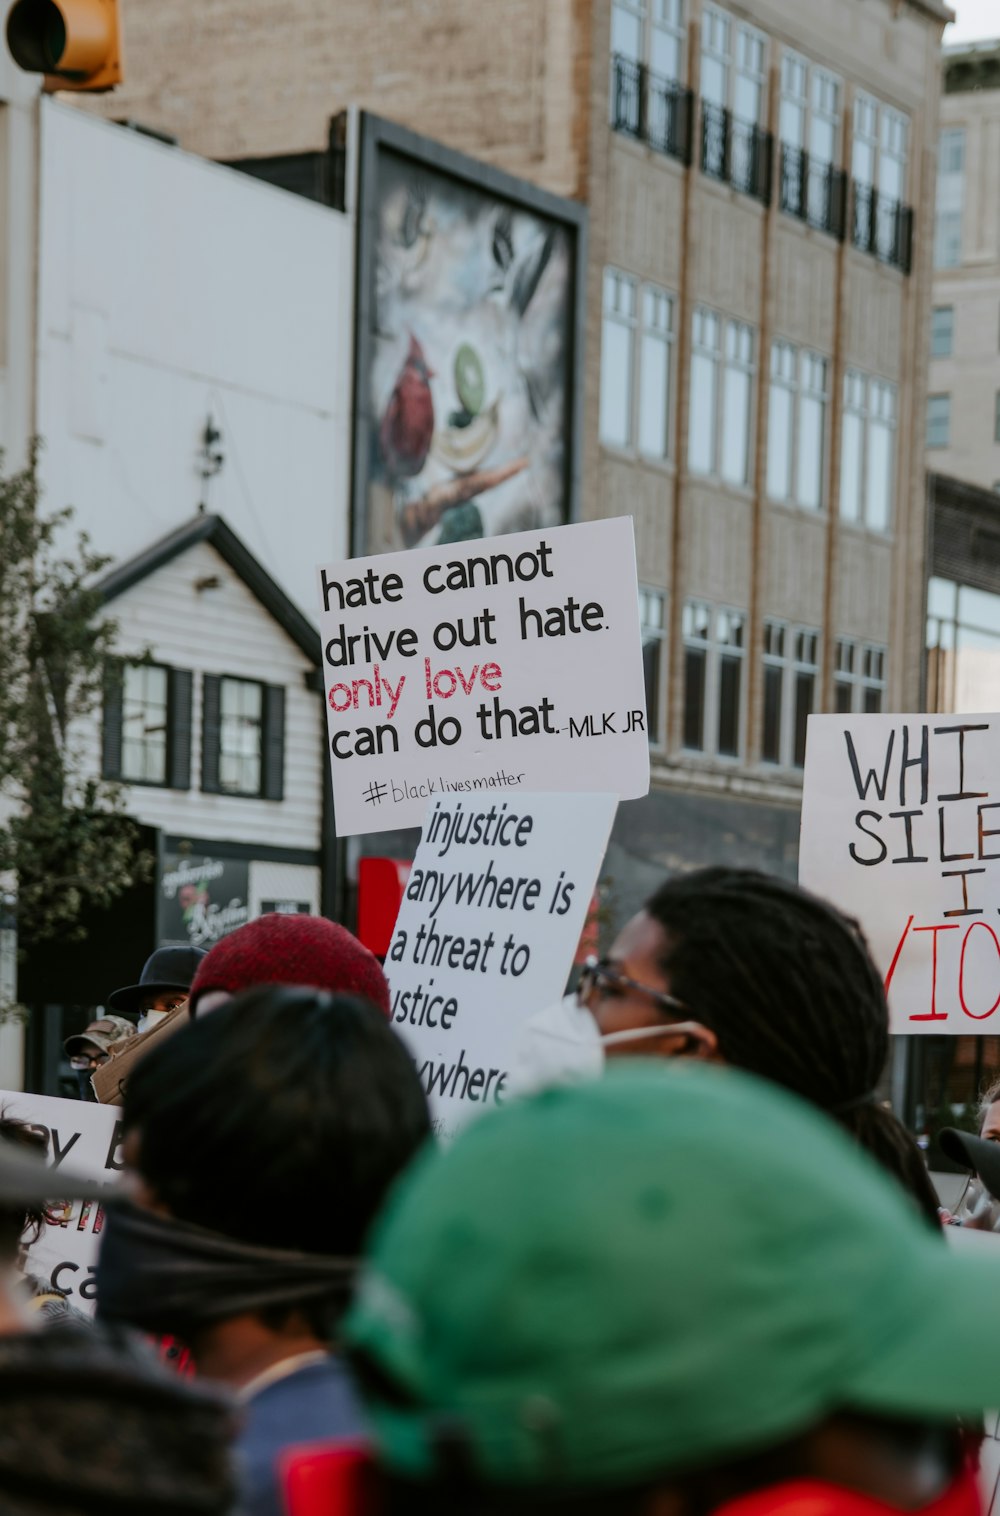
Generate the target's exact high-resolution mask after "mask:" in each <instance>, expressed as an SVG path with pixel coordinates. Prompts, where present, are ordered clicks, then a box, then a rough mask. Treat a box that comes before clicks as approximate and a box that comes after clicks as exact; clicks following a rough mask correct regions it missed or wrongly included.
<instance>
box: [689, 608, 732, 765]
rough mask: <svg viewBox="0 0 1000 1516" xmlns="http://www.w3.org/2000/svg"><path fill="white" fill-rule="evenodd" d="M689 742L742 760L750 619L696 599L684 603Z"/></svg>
mask: <svg viewBox="0 0 1000 1516" xmlns="http://www.w3.org/2000/svg"><path fill="white" fill-rule="evenodd" d="M683 631H684V746H685V747H686V748H690V749H692V750H693V751H695V752H707V753H715V754H718V755H719V756H720V757H724V758H738V757H739V755H740V751H741V748H742V724H743V664H744V661H745V652H746V650H745V647H744V633H745V617H744V615H743V613H742V612H741V611H734V610H728V609H716V608H715V607H714V606H711V605H707V604H705V603H704V602H703V601H698V600H690V601H688V603H687V605H685V607H684V616H683Z"/></svg>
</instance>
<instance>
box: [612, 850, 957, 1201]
mask: <svg viewBox="0 0 1000 1516" xmlns="http://www.w3.org/2000/svg"><path fill="white" fill-rule="evenodd" d="M626 980H627V981H631V983H629V984H626V983H625V982H624V981H626ZM584 1000H585V1003H586V1004H587V1006H588V1008H589V1009H590V1011H591V1012H592V1014H593V1016H594V1018H595V1020H596V1022H597V1025H598V1028H599V1030H600V1032H601V1034H602V1035H603V1036H608V1035H610V1034H615V1033H619V1032H621V1031H624V1030H626V1029H629V1028H633V1027H649V1028H655V1027H656V1026H662V1028H663V1036H662V1037H660V1038H658V1037H655V1036H654V1037H651V1038H649V1039H647V1040H645V1041H643V1042H641V1043H640V1042H636V1043H634V1044H632V1043H622V1044H619V1045H617V1046H616V1045H615V1044H614V1043H611V1044H609V1045H608V1049H607V1051H608V1055H609V1056H614V1055H615V1054H616V1053H628V1054H630V1055H636V1054H648V1053H652V1054H655V1055H659V1056H669V1057H673V1056H683V1057H698V1058H702V1059H708V1060H710V1061H718V1062H722V1063H728V1064H732V1065H734V1066H735V1067H737V1068H742V1069H746V1070H748V1071H749V1072H750V1073H753V1074H759V1075H761V1076H762V1077H763V1078H766V1079H772V1080H774V1081H775V1083H777V1084H780V1085H783V1086H784V1087H785V1088H786V1089H789V1090H792V1091H794V1093H795V1094H797V1095H801V1096H802V1097H803V1098H804V1099H806V1100H809V1101H811V1102H812V1103H813V1104H814V1105H818V1106H820V1107H821V1108H822V1109H823V1110H825V1111H827V1112H828V1113H829V1114H830V1115H832V1116H834V1117H835V1118H836V1119H837V1120H838V1121H840V1122H841V1123H842V1124H843V1125H844V1126H845V1127H847V1128H848V1130H849V1131H850V1132H851V1133H852V1134H853V1135H854V1136H855V1137H856V1139H857V1140H858V1141H859V1142H860V1143H861V1144H862V1145H863V1146H864V1147H866V1148H868V1149H869V1150H870V1151H871V1152H872V1154H873V1155H874V1156H875V1157H876V1158H878V1159H879V1160H880V1161H881V1162H882V1163H883V1164H884V1165H885V1167H887V1168H888V1169H889V1170H890V1171H891V1172H893V1173H894V1174H895V1175H896V1176H897V1178H899V1179H900V1180H901V1181H902V1182H903V1183H904V1184H905V1185H906V1187H907V1188H908V1189H910V1190H911V1192H912V1193H913V1194H914V1196H915V1197H916V1199H917V1200H918V1202H919V1203H920V1204H921V1206H922V1208H923V1209H924V1211H925V1213H926V1214H927V1215H928V1217H929V1218H931V1219H934V1220H935V1222H936V1219H937V1197H936V1195H935V1193H934V1190H933V1187H932V1185H931V1183H930V1179H929V1178H928V1176H927V1172H926V1167H925V1165H924V1162H923V1159H922V1156H921V1154H920V1150H919V1149H918V1147H917V1145H916V1143H915V1142H914V1140H913V1139H912V1138H911V1137H910V1135H909V1133H907V1132H906V1130H905V1129H904V1128H903V1126H902V1125H901V1124H900V1123H899V1122H898V1121H897V1120H896V1118H895V1117H894V1116H892V1115H891V1113H890V1112H889V1111H888V1110H886V1109H885V1108H884V1107H883V1106H881V1105H880V1104H879V1103H878V1102H877V1101H876V1100H875V1087H876V1085H877V1084H878V1081H879V1079H880V1077H881V1075H882V1071H883V1068H884V1065H885V1061H886V1056H887V1053H888V1047H889V1015H888V1008H887V1005H886V998H885V991H884V988H883V985H882V979H881V976H880V975H879V972H878V969H877V968H876V967H875V964H874V962H873V961H872V957H871V954H870V953H869V951H868V947H867V944H866V943H865V940H864V937H863V936H862V934H861V931H860V929H859V928H858V926H857V925H856V924H855V923H854V922H853V921H850V920H849V919H848V918H847V917H846V916H843V915H841V913H840V912H839V911H837V910H835V909H834V907H833V906H830V905H828V904H826V902H825V901H822V900H819V899H818V898H816V897H815V896H813V895H810V894H808V893H807V892H806V891H805V890H802V889H800V888H799V887H798V886H797V885H794V884H789V883H786V882H785V881H784V880H782V879H777V878H772V877H769V876H768V875H765V874H759V873H755V872H753V871H751V870H746V869H731V868H708V869H701V870H698V871H697V872H695V873H691V874H684V875H680V876H678V877H676V878H673V879H669V880H667V881H666V883H664V884H663V885H661V886H660V888H659V889H658V890H657V891H656V892H655V894H653V895H652V896H651V897H650V898H649V900H647V902H646V905H645V907H644V909H643V910H642V911H641V912H640V913H639V914H638V915H637V916H634V917H633V918H632V920H631V921H629V922H628V923H627V924H626V926H625V927H624V928H623V929H622V931H621V932H620V933H619V935H618V937H617V939H616V941H615V942H614V944H613V946H612V948H611V952H610V954H609V957H608V958H607V959H606V960H604V962H603V964H602V965H601V967H599V968H598V970H597V971H596V973H594V974H592V975H591V976H590V981H589V983H587V982H586V981H585V984H584ZM681 1022H682V1023H684V1026H685V1031H684V1032H683V1034H682V1035H677V1034H675V1033H672V1032H671V1026H672V1024H676V1023H681Z"/></svg>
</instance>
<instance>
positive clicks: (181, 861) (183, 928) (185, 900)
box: [157, 853, 250, 948]
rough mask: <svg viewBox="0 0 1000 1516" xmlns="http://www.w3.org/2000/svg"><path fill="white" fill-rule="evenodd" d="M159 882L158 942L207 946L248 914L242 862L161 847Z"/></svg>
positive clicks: (245, 865)
mask: <svg viewBox="0 0 1000 1516" xmlns="http://www.w3.org/2000/svg"><path fill="white" fill-rule="evenodd" d="M159 883H160V889H159V902H158V909H159V923H158V925H159V930H158V934H157V935H158V937H159V940H160V942H161V943H167V942H189V943H190V944H191V946H192V947H201V948H210V947H211V946H212V944H213V943H214V942H218V940H219V938H220V937H227V936H228V935H229V933H230V932H235V931H236V929H237V927H240V926H244V925H245V924H246V922H248V921H249V920H250V903H249V902H250V865H249V864H248V863H244V862H240V861H234V860H233V859H231V858H208V857H205V856H203V855H197V856H196V855H194V854H191V853H183V854H181V853H165V854H164V855H163V863H162V870H161V873H160V881H159Z"/></svg>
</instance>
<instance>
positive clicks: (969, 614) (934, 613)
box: [927, 576, 1000, 711]
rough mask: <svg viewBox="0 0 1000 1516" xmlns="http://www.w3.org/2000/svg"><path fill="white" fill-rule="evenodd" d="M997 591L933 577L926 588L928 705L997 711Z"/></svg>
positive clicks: (999, 614) (999, 609)
mask: <svg viewBox="0 0 1000 1516" xmlns="http://www.w3.org/2000/svg"><path fill="white" fill-rule="evenodd" d="M998 702H1000V595H995V594H991V593H990V592H989V591H988V590H980V589H973V588H972V587H971V586H970V585H967V584H958V583H956V582H955V581H954V580H951V579H943V578H940V577H937V576H935V577H934V578H933V579H931V581H930V583H929V585H928V587H927V709H928V710H929V711H995V710H1000V704H998Z"/></svg>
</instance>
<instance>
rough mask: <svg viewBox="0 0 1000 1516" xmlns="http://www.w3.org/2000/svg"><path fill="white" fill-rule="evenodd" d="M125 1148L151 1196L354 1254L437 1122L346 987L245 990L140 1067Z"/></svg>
mask: <svg viewBox="0 0 1000 1516" xmlns="http://www.w3.org/2000/svg"><path fill="white" fill-rule="evenodd" d="M122 1123H123V1133H124V1140H125V1156H126V1161H127V1163H128V1165H129V1167H130V1168H131V1169H132V1170H133V1171H134V1173H136V1174H137V1175H138V1176H139V1179H140V1180H141V1184H142V1194H143V1198H145V1200H146V1202H147V1203H148V1204H149V1205H151V1206H152V1207H154V1208H156V1209H158V1210H159V1211H161V1212H163V1213H166V1214H168V1215H170V1216H172V1217H175V1218H176V1219H178V1220H180V1221H186V1222H193V1223H195V1224H196V1225H197V1226H200V1227H205V1228H207V1229H208V1230H210V1231H214V1232H221V1233H223V1234H224V1235H225V1236H227V1237H232V1238H236V1239H238V1240H240V1241H243V1242H250V1243H256V1244H260V1245H263V1246H268V1247H276V1248H289V1249H299V1250H301V1251H303V1252H307V1253H323V1254H327V1255H329V1256H331V1257H338V1256H339V1257H343V1256H352V1255H355V1254H357V1252H358V1251H359V1249H360V1246H361V1242H362V1238H363V1237H364V1234H365V1232H366V1230H367V1228H368V1225H369V1223H370V1222H371V1220H372V1217H373V1216H374V1214H375V1212H376V1210H377V1209H378V1207H379V1205H380V1204H381V1201H382V1198H383V1196H384V1194H385V1191H386V1189H387V1188H388V1186H389V1184H390V1183H391V1182H392V1180H393V1179H394V1178H395V1177H396V1175H397V1174H398V1173H399V1171H400V1170H401V1169H402V1168H403V1167H404V1165H405V1164H406V1163H407V1162H408V1161H409V1159H410V1158H411V1157H412V1156H413V1154H414V1152H415V1151H416V1149H417V1148H418V1147H419V1146H420V1144H421V1143H422V1142H423V1140H424V1138H425V1137H426V1136H427V1134H428V1131H429V1116H428V1111H427V1102H426V1098H425V1096H424V1092H423V1087H422V1086H421V1083H420V1079H419V1076H418V1074H417V1071H416V1069H415V1067H414V1064H413V1061H412V1059H411V1058H410V1055H409V1053H408V1052H407V1051H406V1049H405V1048H404V1046H403V1044H402V1043H401V1042H400V1041H399V1039H398V1038H397V1037H396V1036H395V1035H394V1034H393V1033H392V1031H391V1030H390V1028H389V1026H388V1024H387V1022H386V1020H385V1017H384V1016H383V1015H382V1014H381V1013H380V1012H379V1011H377V1010H375V1008H374V1007H373V1006H371V1005H370V1004H368V1003H367V1002H366V1001H363V1000H360V999H358V998H357V997H356V996H349V995H330V994H327V993H325V992H322V991H316V990H309V989H301V988H300V989H292V988H287V987H285V988H283V987H280V986H272V987H270V988H266V989H259V990H251V991H248V992H247V993H245V994H243V995H240V996H237V997H236V998H234V999H233V1000H231V1001H229V1002H228V1003H227V1004H226V1005H223V1006H221V1007H220V1008H219V1010H218V1011H216V1012H213V1014H212V1015H211V1016H205V1017H201V1018H199V1019H198V1020H197V1021H195V1022H194V1023H193V1024H190V1025H188V1026H186V1027H185V1028H184V1029H183V1031H181V1032H180V1033H178V1034H177V1035H176V1036H173V1037H171V1038H170V1039H169V1040H168V1041H167V1042H165V1043H164V1044H163V1046H162V1047H158V1048H155V1049H154V1050H153V1051H152V1052H151V1053H150V1054H149V1055H148V1057H147V1058H145V1059H143V1061H142V1062H141V1063H139V1064H138V1065H137V1066H136V1069H135V1071H134V1073H133V1074H132V1077H131V1079H130V1080H129V1083H128V1085H127V1087H126V1091H125V1097H124V1108H123V1111H122Z"/></svg>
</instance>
